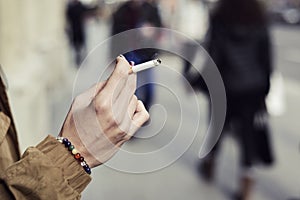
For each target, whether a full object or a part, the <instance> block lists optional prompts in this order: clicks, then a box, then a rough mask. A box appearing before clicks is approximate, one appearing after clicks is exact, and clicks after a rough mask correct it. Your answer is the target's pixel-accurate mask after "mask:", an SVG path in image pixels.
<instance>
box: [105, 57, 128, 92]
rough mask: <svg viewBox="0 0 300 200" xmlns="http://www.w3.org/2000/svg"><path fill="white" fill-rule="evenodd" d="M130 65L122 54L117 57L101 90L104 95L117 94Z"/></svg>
mask: <svg viewBox="0 0 300 200" xmlns="http://www.w3.org/2000/svg"><path fill="white" fill-rule="evenodd" d="M129 69H130V65H129V63H128V61H127V60H126V58H125V57H124V56H122V55H121V56H118V57H117V64H116V66H115V69H114V71H113V72H112V74H111V76H110V77H109V79H108V80H107V83H106V85H105V87H104V88H103V90H102V92H103V93H104V94H106V95H113V96H115V97H117V96H119V94H120V92H121V91H122V89H123V88H124V87H125V85H126V82H127V79H128V76H129V75H128V70H129Z"/></svg>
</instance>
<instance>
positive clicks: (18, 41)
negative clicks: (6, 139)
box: [0, 0, 70, 150]
mask: <svg viewBox="0 0 300 200" xmlns="http://www.w3.org/2000/svg"><path fill="white" fill-rule="evenodd" d="M65 3H66V2H65V1H62V0H51V1H49V0H38V1H33V0H22V1H17V0H9V1H7V0H0V26H1V27H0V44H1V45H0V63H1V65H2V68H3V70H4V72H5V73H6V75H7V79H8V82H9V90H8V91H9V94H10V96H11V98H10V100H11V104H12V110H13V113H14V116H15V121H16V126H17V129H18V131H19V137H20V141H21V142H20V144H21V149H22V150H24V147H26V146H28V145H34V144H35V143H36V142H38V141H39V140H41V139H42V138H43V137H44V135H45V134H46V133H47V132H48V131H49V129H48V128H49V123H50V117H51V108H50V107H49V101H48V100H49V99H51V98H60V97H59V95H58V93H56V91H55V89H56V88H60V87H61V86H63V85H65V84H66V80H68V76H69V75H68V72H69V71H70V70H69V69H68V66H69V56H68V50H67V42H66V39H65V32H64V25H65V21H64V19H65V16H64V13H65ZM54 94H55V95H54ZM53 95H54V96H53Z"/></svg>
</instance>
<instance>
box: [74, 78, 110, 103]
mask: <svg viewBox="0 0 300 200" xmlns="http://www.w3.org/2000/svg"><path fill="white" fill-rule="evenodd" d="M105 84H106V81H104V82H100V83H97V84H95V85H94V86H92V87H91V88H89V89H88V90H87V91H85V92H84V93H82V94H80V95H79V96H77V97H76V98H75V100H74V103H73V107H75V108H77V109H80V108H83V107H86V106H88V105H89V104H90V103H91V102H92V101H93V99H94V98H95V96H96V94H98V93H99V91H101V90H102V89H103V87H104V86H105Z"/></svg>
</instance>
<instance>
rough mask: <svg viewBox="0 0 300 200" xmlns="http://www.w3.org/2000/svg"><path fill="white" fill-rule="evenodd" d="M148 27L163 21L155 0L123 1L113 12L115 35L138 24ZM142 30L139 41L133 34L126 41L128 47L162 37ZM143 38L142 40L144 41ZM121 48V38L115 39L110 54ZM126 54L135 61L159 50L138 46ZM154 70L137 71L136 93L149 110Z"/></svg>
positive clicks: (139, 60) (152, 96)
mask: <svg viewBox="0 0 300 200" xmlns="http://www.w3.org/2000/svg"><path fill="white" fill-rule="evenodd" d="M144 27H145V28H147V27H162V21H161V16H160V12H159V9H158V6H157V2H156V1H155V0H131V1H127V2H125V3H123V4H122V5H121V6H120V7H119V8H118V9H117V10H116V11H115V13H114V14H113V16H112V30H111V34H112V35H116V34H118V33H121V32H124V31H127V30H130V29H135V28H144ZM136 33H139V36H138V37H140V38H142V39H140V40H139V41H138V40H137V39H136V38H134V37H132V38H130V41H126V42H127V45H128V46H129V47H132V48H134V47H137V48H139V46H147V44H153V43H155V41H156V40H158V39H159V35H160V34H159V31H154V32H151V31H147V30H146V31H145V29H144V30H140V31H136ZM141 42H143V44H141ZM125 46H126V45H125ZM119 50H120V45H119V43H118V41H114V40H112V44H111V54H112V56H113V57H115V56H116V55H115V54H117V53H116V52H118V51H119ZM120 53H122V54H124V56H125V57H126V58H127V60H128V61H134V62H135V64H139V63H143V62H146V61H149V60H151V59H153V58H154V57H155V55H157V53H158V51H157V50H156V49H152V48H144V49H137V50H133V51H130V52H127V53H124V52H120ZM153 76H154V75H153V70H152V69H149V70H147V71H143V72H140V73H139V74H138V90H137V93H136V95H137V96H138V97H139V98H140V99H142V100H143V102H144V104H145V107H146V109H147V110H149V108H150V106H151V104H152V101H153V98H154V88H153V84H151V82H153V78H154V77H153Z"/></svg>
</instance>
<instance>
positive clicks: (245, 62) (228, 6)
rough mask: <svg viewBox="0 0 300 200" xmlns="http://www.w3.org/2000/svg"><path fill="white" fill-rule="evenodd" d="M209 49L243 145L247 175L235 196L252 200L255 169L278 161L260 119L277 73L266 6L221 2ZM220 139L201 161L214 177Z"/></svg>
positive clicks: (229, 123) (230, 124)
mask: <svg viewBox="0 0 300 200" xmlns="http://www.w3.org/2000/svg"><path fill="white" fill-rule="evenodd" d="M207 48H208V52H209V53H210V55H211V57H212V58H213V60H214V62H215V63H216V65H217V67H218V69H219V71H220V73H221V76H222V78H223V81H224V85H225V90H226V95H227V114H226V122H225V128H232V130H233V131H234V133H235V137H236V139H237V141H238V144H239V147H240V155H241V169H242V173H241V177H240V184H239V186H240V189H239V192H238V193H237V194H235V195H234V196H235V198H236V199H243V200H246V199H249V195H250V191H251V187H252V185H253V177H252V168H253V167H254V166H255V165H257V164H258V163H262V164H266V165H270V164H271V163H272V162H273V157H272V151H271V146H270V143H269V138H268V131H267V127H266V123H260V122H257V121H259V120H258V118H259V114H260V113H264V112H265V113H266V109H265V98H266V96H267V94H268V92H269V88H270V75H271V72H272V61H271V60H272V56H271V42H270V36H269V30H268V24H267V17H266V14H265V11H264V8H263V6H262V5H260V3H259V2H258V1H257V0H221V1H220V2H219V3H218V5H217V6H216V8H215V10H214V12H213V13H212V15H211V24H210V30H209V33H208V39H207ZM264 120H265V118H264ZM264 120H260V121H261V122H263V121H264ZM264 122H265V121H264ZM261 124H263V125H262V126H261ZM260 133H261V134H260ZM222 135H224V134H222ZM221 139H222V136H221ZM220 142H222V140H219V142H218V144H217V145H216V146H215V147H214V148H213V150H212V152H210V154H209V155H208V156H207V157H206V158H205V159H204V160H203V162H202V163H201V165H200V172H201V173H202V175H204V176H205V177H206V178H207V179H211V178H212V175H213V167H214V161H215V155H216V153H217V150H218V146H219V143H220Z"/></svg>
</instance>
